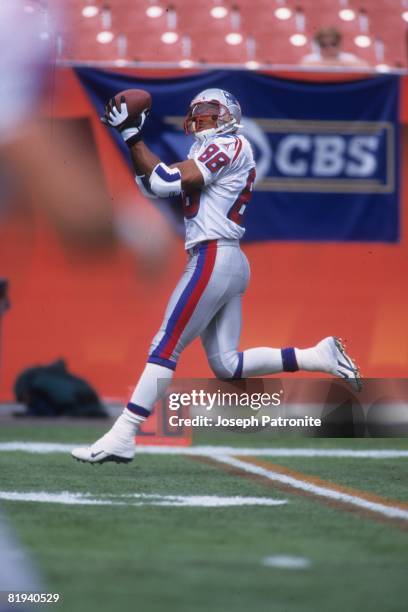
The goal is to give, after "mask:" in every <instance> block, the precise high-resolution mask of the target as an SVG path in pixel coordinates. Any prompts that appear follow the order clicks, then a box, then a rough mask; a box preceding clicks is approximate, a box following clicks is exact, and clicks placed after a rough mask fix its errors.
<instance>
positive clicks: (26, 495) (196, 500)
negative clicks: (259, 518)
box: [0, 491, 287, 508]
mask: <svg viewBox="0 0 408 612" xmlns="http://www.w3.org/2000/svg"><path fill="white" fill-rule="evenodd" d="M109 497H111V498H112V499H108V498H109ZM118 497H119V498H120V499H121V500H123V501H117V499H115V498H118ZM0 500H7V501H20V502H37V503H48V504H63V505H70V506H78V505H81V506H169V507H178V508H180V507H190V508H225V507H231V506H284V505H285V504H287V500H286V499H273V498H270V497H242V496H234V497H222V496H219V495H159V494H156V495H155V494H150V495H146V494H143V493H131V494H128V495H106V494H104V495H102V496H97V495H95V496H94V495H91V494H90V493H73V492H70V491H62V492H61V493H51V492H49V491H26V492H22V491H0Z"/></svg>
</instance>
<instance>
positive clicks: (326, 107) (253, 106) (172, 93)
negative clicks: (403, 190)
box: [77, 68, 399, 242]
mask: <svg viewBox="0 0 408 612" xmlns="http://www.w3.org/2000/svg"><path fill="white" fill-rule="evenodd" d="M77 74H78V76H79V78H80V80H81V82H82V84H83V85H84V87H85V88H86V90H87V92H88V94H89V95H90V97H91V100H92V101H93V103H94V105H95V106H96V108H97V110H98V112H99V113H100V114H102V113H103V109H104V105H105V104H106V102H107V101H108V100H109V98H110V97H112V96H113V95H114V94H116V93H117V92H119V91H122V90H124V89H131V88H138V89H146V90H148V91H149V92H150V93H151V94H152V97H153V107H152V112H151V115H150V117H149V119H148V121H147V122H146V128H145V130H144V140H145V142H146V144H147V145H148V146H150V147H151V148H152V150H153V151H154V152H155V153H156V154H157V155H158V156H159V157H160V158H161V159H163V161H165V162H166V163H173V162H177V161H180V160H181V159H185V157H186V155H187V151H188V149H189V147H190V145H191V137H187V136H185V134H184V132H183V129H182V126H183V119H184V116H185V114H186V112H187V108H188V106H189V104H190V101H191V100H192V98H193V97H194V96H195V95H196V94H197V93H198V92H199V91H201V90H202V89H206V88H207V87H220V88H222V89H227V90H229V91H231V92H232V93H233V94H234V95H235V96H236V97H237V98H238V100H239V101H240V103H241V107H242V110H243V120H242V123H243V124H244V129H243V130H242V132H243V133H244V134H245V136H246V137H247V138H248V139H249V140H250V142H251V144H252V146H253V149H254V153H255V158H256V161H257V182H256V185H255V191H254V194H253V198H252V200H251V202H250V205H249V206H248V208H247V212H246V217H245V225H246V228H247V231H246V234H245V236H244V239H245V240H322V241H330V240H332V241H348V240H353V241H383V242H395V241H397V240H398V238H399V214H398V211H399V125H398V112H399V109H398V101H399V78H398V77H396V76H389V75H386V76H379V77H375V78H372V79H365V80H362V81H357V82H356V81H354V82H347V83H325V84H316V83H301V82H295V81H287V80H281V79H277V78H272V77H270V76H266V75H262V74H257V73H253V72H237V71H215V72H208V73H204V74H202V73H200V74H198V75H193V76H186V77H179V78H168V79H147V78H145V79H142V78H134V77H130V76H126V75H123V74H116V73H107V72H102V71H98V70H94V69H88V68H81V69H77ZM114 137H115V138H116V140H117V142H118V146H120V147H121V148H122V150H123V152H124V154H125V155H126V156H127V158H128V159H129V153H128V151H127V150H126V146H125V145H124V144H123V143H122V142H121V140H120V138H119V137H118V136H117V135H116V134H114ZM129 163H130V159H129ZM169 205H170V206H171V207H172V210H173V212H174V214H175V216H177V215H178V216H179V218H180V215H181V210H180V207H179V204H178V202H177V201H176V202H172V203H171V204H169Z"/></svg>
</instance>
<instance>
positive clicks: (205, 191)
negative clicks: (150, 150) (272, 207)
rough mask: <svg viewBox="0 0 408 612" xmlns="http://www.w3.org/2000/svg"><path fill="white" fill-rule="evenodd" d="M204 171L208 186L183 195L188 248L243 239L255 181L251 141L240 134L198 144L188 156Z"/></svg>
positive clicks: (211, 139) (220, 136)
mask: <svg viewBox="0 0 408 612" xmlns="http://www.w3.org/2000/svg"><path fill="white" fill-rule="evenodd" d="M188 157H189V159H194V161H195V162H196V164H197V166H198V168H199V169H200V171H201V173H202V175H203V178H204V185H203V187H202V188H201V189H197V190H196V191H194V192H191V193H189V194H183V208H184V220H185V226H186V249H190V248H191V247H193V246H194V245H196V244H197V243H198V242H203V241H204V240H213V239H217V238H231V239H238V240H239V239H240V238H242V236H243V234H244V232H245V228H244V227H242V221H243V215H244V212H245V208H246V206H247V203H248V202H249V200H250V198H251V192H252V188H253V184H254V180H255V162H254V157H253V153H252V149H251V145H250V144H249V142H248V140H247V139H246V138H245V137H244V136H241V135H238V134H224V135H214V136H212V137H210V138H207V139H205V140H204V142H199V141H196V142H195V143H194V144H193V146H192V147H191V149H190V152H189V154H188Z"/></svg>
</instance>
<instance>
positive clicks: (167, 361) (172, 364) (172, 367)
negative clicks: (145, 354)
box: [147, 355, 177, 370]
mask: <svg viewBox="0 0 408 612" xmlns="http://www.w3.org/2000/svg"><path fill="white" fill-rule="evenodd" d="M147 363H155V364H156V365H161V366H163V367H164V368H168V369H169V370H175V369H176V367H177V363H176V362H175V361H170V359H163V358H162V357H155V355H150V357H149V358H148V359H147Z"/></svg>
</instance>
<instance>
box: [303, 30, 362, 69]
mask: <svg viewBox="0 0 408 612" xmlns="http://www.w3.org/2000/svg"><path fill="white" fill-rule="evenodd" d="M341 41H342V35H341V33H340V32H339V31H338V30H336V28H321V29H320V30H318V31H317V32H316V34H315V36H314V42H315V44H316V47H317V50H316V51H315V52H314V53H309V54H308V55H305V56H304V57H303V58H302V61H301V64H302V66H320V67H321V66H324V67H326V66H327V67H330V66H337V67H339V66H340V67H341V66H343V67H346V68H354V67H356V68H368V67H369V65H368V64H367V62H365V61H364V60H362V59H360V58H358V57H357V56H356V55H353V53H345V52H344V51H342V50H341Z"/></svg>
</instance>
